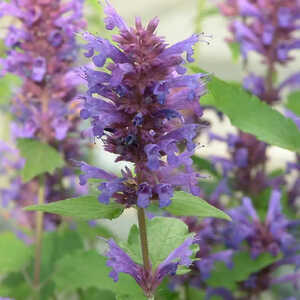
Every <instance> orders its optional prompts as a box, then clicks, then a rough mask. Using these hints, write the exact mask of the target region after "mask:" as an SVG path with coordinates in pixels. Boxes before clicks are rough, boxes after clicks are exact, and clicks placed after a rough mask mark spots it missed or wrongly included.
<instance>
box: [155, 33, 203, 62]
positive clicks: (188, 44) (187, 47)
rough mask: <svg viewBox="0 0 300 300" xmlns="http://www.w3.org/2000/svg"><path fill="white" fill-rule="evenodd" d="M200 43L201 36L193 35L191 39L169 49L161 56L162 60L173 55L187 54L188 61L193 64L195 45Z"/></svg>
mask: <svg viewBox="0 0 300 300" xmlns="http://www.w3.org/2000/svg"><path fill="white" fill-rule="evenodd" d="M198 41H199V35H197V34H193V35H192V36H191V37H190V38H188V39H186V40H184V41H181V42H178V43H176V44H175V45H173V46H171V47H169V48H167V49H166V50H165V51H164V52H163V53H162V54H161V55H160V58H162V59H163V58H165V57H169V56H171V55H181V54H182V53H183V52H186V59H187V61H188V62H193V61H194V59H193V53H194V51H193V45H194V44H196V43H197V42H198Z"/></svg>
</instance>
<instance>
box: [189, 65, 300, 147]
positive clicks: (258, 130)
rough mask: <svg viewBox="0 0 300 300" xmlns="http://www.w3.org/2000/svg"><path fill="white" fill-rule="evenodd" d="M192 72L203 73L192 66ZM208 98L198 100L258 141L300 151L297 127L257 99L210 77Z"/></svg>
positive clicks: (299, 136) (234, 86)
mask: <svg viewBox="0 0 300 300" xmlns="http://www.w3.org/2000/svg"><path fill="white" fill-rule="evenodd" d="M191 69H192V70H193V71H195V72H203V70H201V69H200V68H198V67H196V66H191ZM207 87H208V96H205V97H201V98H200V102H201V104H203V105H211V106H214V107H215V108H216V109H218V110H220V111H222V112H223V113H224V114H226V115H227V116H228V117H229V119H230V121H231V123H232V124H233V125H234V126H236V127H238V128H239V129H241V130H242V131H244V132H247V133H250V134H253V135H255V136H256V137H257V138H258V139H259V140H261V141H264V142H266V143H269V144H271V145H275V146H279V147H282V148H285V149H288V150H291V151H300V131H299V129H298V128H297V126H296V124H295V123H294V122H293V121H292V120H291V119H289V118H286V117H284V116H283V115H282V114H281V113H280V112H278V111H276V110H275V109H273V108H272V107H270V106H269V105H267V104H266V103H264V102H262V101H260V100H259V99H258V98H257V97H256V96H254V95H251V94H249V93H248V92H246V91H245V90H244V89H242V88H241V87H237V86H236V85H235V84H234V85H233V84H230V83H226V82H225V81H223V80H220V79H218V78H217V77H214V76H212V78H211V81H210V82H209V83H208V84H207Z"/></svg>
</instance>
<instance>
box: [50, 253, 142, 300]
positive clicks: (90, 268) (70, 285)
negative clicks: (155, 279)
mask: <svg viewBox="0 0 300 300" xmlns="http://www.w3.org/2000/svg"><path fill="white" fill-rule="evenodd" d="M110 271H111V268H109V267H107V266H106V258H105V257H103V256H101V255H99V254H98V253H97V252H96V251H94V250H90V251H80V252H77V253H74V254H72V255H69V256H66V257H64V258H62V259H61V260H60V261H59V262H58V263H57V267H56V272H55V274H54V276H53V280H54V282H55V283H56V287H57V289H58V290H59V291H64V292H66V291H75V290H76V289H78V288H81V289H88V288H91V287H95V288H98V289H105V290H110V291H112V292H114V293H116V294H120V295H132V298H130V297H129V299H135V297H140V298H137V299H147V298H145V297H144V295H143V292H142V290H141V288H140V287H139V286H138V285H137V283H136V282H135V280H134V279H133V278H131V277H130V276H128V275H127V274H120V276H119V281H118V282H114V281H113V280H112V278H111V277H109V273H110Z"/></svg>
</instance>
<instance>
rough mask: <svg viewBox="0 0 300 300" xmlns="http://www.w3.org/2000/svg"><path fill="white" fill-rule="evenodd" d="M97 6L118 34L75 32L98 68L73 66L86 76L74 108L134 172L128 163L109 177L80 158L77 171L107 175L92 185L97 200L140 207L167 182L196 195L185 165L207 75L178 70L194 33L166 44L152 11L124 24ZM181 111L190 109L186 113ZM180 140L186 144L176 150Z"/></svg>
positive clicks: (162, 199)
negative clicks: (131, 24) (109, 36)
mask: <svg viewBox="0 0 300 300" xmlns="http://www.w3.org/2000/svg"><path fill="white" fill-rule="evenodd" d="M104 11H105V13H106V18H105V24H106V28H107V29H108V30H112V29H113V28H117V29H118V30H119V34H118V35H115V36H113V40H114V42H115V44H112V43H110V42H109V41H108V40H106V39H103V38H101V37H96V36H93V35H92V34H90V33H83V34H82V37H83V38H84V39H85V40H86V41H87V44H86V45H85V46H84V48H85V49H86V53H85V55H86V56H87V57H89V58H91V59H92V61H93V63H94V65H95V66H96V67H98V69H97V71H96V70H94V69H91V68H89V67H85V68H82V69H81V70H80V74H81V76H82V77H83V78H84V79H85V80H86V81H87V84H88V91H87V94H86V96H85V99H84V100H85V101H84V107H83V109H82V110H81V113H80V115H81V117H82V118H83V119H90V120H91V126H92V127H91V128H92V132H93V134H94V136H95V137H96V138H99V139H101V140H102V141H103V143H104V147H105V149H106V150H107V151H109V152H112V153H115V154H116V155H117V158H116V161H128V162H131V163H134V165H135V174H137V175H136V176H133V175H132V174H131V172H129V171H128V170H127V171H126V172H123V175H122V178H116V176H114V175H113V174H106V173H105V174H104V173H103V171H102V170H100V169H96V168H95V167H93V166H87V165H86V164H85V163H79V165H80V166H81V170H82V172H83V173H84V174H83V175H81V178H85V177H86V176H88V177H92V178H98V179H104V180H106V182H104V183H101V185H100V186H99V190H101V191H102V194H101V195H100V196H99V201H100V202H102V203H108V202H109V198H113V199H114V200H116V201H118V202H120V203H122V204H124V205H126V206H131V205H138V206H140V207H143V208H144V207H147V206H148V205H149V204H150V202H151V201H153V200H158V202H159V205H160V207H165V206H168V205H169V204H170V203H171V198H172V195H173V191H174V189H182V190H185V191H187V192H190V193H192V194H195V195H199V189H198V188H197V187H196V184H197V178H199V176H200V175H199V174H198V173H196V172H195V171H194V170H193V168H192V167H191V159H190V156H191V155H192V154H193V152H194V150H195V146H196V145H195V144H194V138H195V137H196V136H197V134H198V132H199V130H200V128H201V126H200V125H199V124H197V123H191V122H190V120H193V122H194V121H195V120H197V121H199V118H200V117H201V115H202V110H201V107H200V105H199V101H198V99H199V97H200V96H201V95H203V94H204V93H205V81H206V80H207V75H204V74H195V75H185V72H186V70H185V68H184V63H185V61H184V59H183V57H182V55H183V54H186V59H187V61H188V62H191V61H192V54H193V48H192V47H193V45H194V44H195V43H197V42H198V41H199V40H200V36H198V35H192V36H191V37H190V38H188V39H186V40H184V41H182V42H179V43H176V44H175V45H173V46H167V44H166V42H165V41H164V39H163V38H161V37H158V36H156V34H155V30H156V27H157V26H158V19H157V18H154V19H153V20H151V21H150V22H149V24H148V25H147V26H145V27H143V25H142V23H141V20H140V19H139V18H136V21H135V27H134V28H130V27H129V26H128V25H127V24H126V23H125V21H124V20H123V19H122V18H121V17H120V16H119V15H118V14H117V12H116V11H115V9H114V8H113V7H112V6H111V5H110V3H109V2H108V1H107V2H106V7H105V9H104ZM108 59H109V61H108V62H107V60H108ZM103 67H104V68H105V69H103ZM99 68H102V69H99ZM96 95H97V97H96ZM186 113H188V114H191V113H192V114H193V117H192V118H191V117H190V115H189V117H188V118H185V114H186ZM180 145H183V146H186V148H187V150H185V151H183V152H182V151H180V150H179V149H180V147H179V146H180ZM181 148H182V147H181ZM179 167H181V169H182V170H179ZM81 183H82V184H84V183H85V182H83V181H82V180H81Z"/></svg>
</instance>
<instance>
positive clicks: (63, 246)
mask: <svg viewBox="0 0 300 300" xmlns="http://www.w3.org/2000/svg"><path fill="white" fill-rule="evenodd" d="M83 248H84V244H83V241H82V239H81V237H80V235H79V234H78V233H77V232H76V231H71V230H61V228H59V229H58V230H56V231H53V232H47V233H45V234H44V235H43V241H42V257H41V272H40V279H41V281H42V282H43V281H46V280H48V279H49V278H50V277H51V275H52V273H53V272H54V271H55V264H56V262H57V261H58V260H60V259H61V258H62V257H64V256H65V255H70V254H72V253H73V252H75V251H79V250H82V249H83ZM32 249H34V246H33V247H32ZM34 264H35V263H34V259H32V260H31V264H30V265H29V267H28V269H27V272H28V274H30V276H31V277H32V278H33V274H34Z"/></svg>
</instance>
